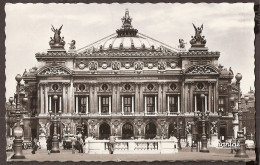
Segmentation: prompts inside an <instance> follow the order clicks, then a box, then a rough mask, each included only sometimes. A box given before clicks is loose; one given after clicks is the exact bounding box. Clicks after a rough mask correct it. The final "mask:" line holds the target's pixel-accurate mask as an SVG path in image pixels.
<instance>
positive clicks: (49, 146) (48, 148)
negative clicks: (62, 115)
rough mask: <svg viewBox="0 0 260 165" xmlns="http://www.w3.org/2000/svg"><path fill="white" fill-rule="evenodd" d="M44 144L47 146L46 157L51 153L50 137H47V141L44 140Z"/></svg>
mask: <svg viewBox="0 0 260 165" xmlns="http://www.w3.org/2000/svg"><path fill="white" fill-rule="evenodd" d="M46 144H47V151H48V155H49V154H50V153H51V148H52V138H51V136H48V138H47V140H46Z"/></svg>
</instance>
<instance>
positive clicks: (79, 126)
mask: <svg viewBox="0 0 260 165" xmlns="http://www.w3.org/2000/svg"><path fill="white" fill-rule="evenodd" d="M78 115H79V116H80V121H79V124H78V125H77V131H79V132H77V133H78V135H77V136H78V138H81V137H82V133H83V124H82V118H81V115H82V113H81V112H79V113H78Z"/></svg>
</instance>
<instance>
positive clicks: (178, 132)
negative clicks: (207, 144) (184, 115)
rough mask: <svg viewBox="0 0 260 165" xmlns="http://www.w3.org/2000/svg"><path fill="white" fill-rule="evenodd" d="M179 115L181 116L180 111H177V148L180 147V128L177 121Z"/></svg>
mask: <svg viewBox="0 0 260 165" xmlns="http://www.w3.org/2000/svg"><path fill="white" fill-rule="evenodd" d="M179 116H181V113H179V112H177V126H176V129H177V134H178V146H179V149H182V148H181V142H180V140H181V134H180V130H181V126H180V122H179Z"/></svg>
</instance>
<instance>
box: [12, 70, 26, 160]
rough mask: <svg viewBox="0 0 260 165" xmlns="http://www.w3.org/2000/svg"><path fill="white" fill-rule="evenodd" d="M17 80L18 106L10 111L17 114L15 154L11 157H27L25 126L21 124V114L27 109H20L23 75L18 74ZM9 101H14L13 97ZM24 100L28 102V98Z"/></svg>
mask: <svg viewBox="0 0 260 165" xmlns="http://www.w3.org/2000/svg"><path fill="white" fill-rule="evenodd" d="M15 80H16V81H17V87H16V90H17V91H16V95H17V97H16V108H15V110H14V111H11V112H10V113H11V114H13V115H15V116H16V127H15V128H14V131H13V132H14V136H15V139H14V141H13V150H14V154H13V156H12V157H11V159H25V156H24V155H23V152H22V146H23V140H22V136H23V128H22V127H21V126H20V120H21V119H20V116H21V115H22V114H25V113H26V111H21V109H20V101H19V100H20V98H19V97H20V96H19V95H20V82H21V80H22V76H21V75H20V74H17V75H16V77H15ZM9 101H11V102H13V98H10V99H9ZM24 102H27V99H24Z"/></svg>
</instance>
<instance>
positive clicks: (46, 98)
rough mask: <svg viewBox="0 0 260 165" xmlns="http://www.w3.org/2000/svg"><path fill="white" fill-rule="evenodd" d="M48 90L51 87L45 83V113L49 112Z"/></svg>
mask: <svg viewBox="0 0 260 165" xmlns="http://www.w3.org/2000/svg"><path fill="white" fill-rule="evenodd" d="M48 91H49V87H48V86H47V84H46V85H45V89H44V98H45V110H44V113H48Z"/></svg>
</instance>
